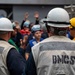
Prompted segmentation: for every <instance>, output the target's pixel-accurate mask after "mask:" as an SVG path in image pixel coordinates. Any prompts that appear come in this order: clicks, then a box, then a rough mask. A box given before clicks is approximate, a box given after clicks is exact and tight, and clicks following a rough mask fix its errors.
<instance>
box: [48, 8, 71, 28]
mask: <svg viewBox="0 0 75 75" xmlns="http://www.w3.org/2000/svg"><path fill="white" fill-rule="evenodd" d="M69 19H70V18H69V14H68V12H67V11H66V10H65V9H63V8H53V9H52V10H50V11H49V13H48V15H47V25H48V26H52V27H60V28H62V27H69V25H70V23H69Z"/></svg>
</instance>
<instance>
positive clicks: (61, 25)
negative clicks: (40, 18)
mask: <svg viewBox="0 0 75 75" xmlns="http://www.w3.org/2000/svg"><path fill="white" fill-rule="evenodd" d="M47 25H48V26H51V27H58V28H65V27H69V26H70V25H64V24H59V25H58V24H51V23H47Z"/></svg>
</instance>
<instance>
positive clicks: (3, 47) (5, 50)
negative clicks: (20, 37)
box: [0, 40, 14, 75]
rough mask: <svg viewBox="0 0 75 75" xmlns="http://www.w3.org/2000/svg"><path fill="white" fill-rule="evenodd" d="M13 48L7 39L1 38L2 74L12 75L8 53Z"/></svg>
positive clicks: (0, 57)
mask: <svg viewBox="0 0 75 75" xmlns="http://www.w3.org/2000/svg"><path fill="white" fill-rule="evenodd" d="M11 48H14V47H13V46H12V45H10V44H9V43H8V42H6V41H1V40H0V75H10V74H9V71H8V68H7V63H6V60H7V54H8V52H9V50H10V49H11Z"/></svg>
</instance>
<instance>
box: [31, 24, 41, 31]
mask: <svg viewBox="0 0 75 75" xmlns="http://www.w3.org/2000/svg"><path fill="white" fill-rule="evenodd" d="M40 30H41V27H40V25H33V27H32V28H31V31H32V32H36V31H40Z"/></svg>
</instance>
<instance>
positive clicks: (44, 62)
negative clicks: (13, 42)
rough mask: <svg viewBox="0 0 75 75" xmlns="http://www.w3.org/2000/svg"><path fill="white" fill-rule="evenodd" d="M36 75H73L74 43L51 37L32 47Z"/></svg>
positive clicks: (74, 70) (64, 38)
mask: <svg viewBox="0 0 75 75" xmlns="http://www.w3.org/2000/svg"><path fill="white" fill-rule="evenodd" d="M32 54H33V58H34V61H35V65H36V69H37V75H75V41H72V40H70V39H69V38H67V37H65V36H51V37H49V38H47V39H45V40H43V41H42V42H40V43H38V44H37V45H35V46H34V47H32Z"/></svg>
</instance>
